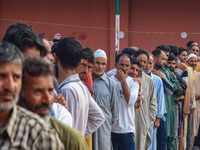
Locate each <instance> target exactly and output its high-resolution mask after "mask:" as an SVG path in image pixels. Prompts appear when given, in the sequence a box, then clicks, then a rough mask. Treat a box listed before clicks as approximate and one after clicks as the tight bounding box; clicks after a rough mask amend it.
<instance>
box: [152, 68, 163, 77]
mask: <svg viewBox="0 0 200 150" xmlns="http://www.w3.org/2000/svg"><path fill="white" fill-rule="evenodd" d="M152 72H153V73H154V74H155V75H157V76H159V77H160V78H161V79H162V78H164V73H163V72H162V71H160V70H155V69H153V70H152Z"/></svg>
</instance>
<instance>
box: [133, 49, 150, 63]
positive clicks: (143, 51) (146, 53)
mask: <svg viewBox="0 0 200 150" xmlns="http://www.w3.org/2000/svg"><path fill="white" fill-rule="evenodd" d="M140 54H145V55H146V56H147V59H148V60H149V52H148V51H147V50H144V49H139V50H138V51H136V52H135V54H134V57H135V58H137V57H138V56H139V55H140Z"/></svg>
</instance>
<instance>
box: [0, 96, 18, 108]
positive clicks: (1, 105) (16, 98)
mask: <svg viewBox="0 0 200 150" xmlns="http://www.w3.org/2000/svg"><path fill="white" fill-rule="evenodd" d="M18 100H19V95H17V94H16V93H15V94H14V100H13V101H12V102H11V104H9V105H8V104H1V103H0V111H5V110H11V109H12V108H13V107H14V106H15V105H16V104H17V102H18Z"/></svg>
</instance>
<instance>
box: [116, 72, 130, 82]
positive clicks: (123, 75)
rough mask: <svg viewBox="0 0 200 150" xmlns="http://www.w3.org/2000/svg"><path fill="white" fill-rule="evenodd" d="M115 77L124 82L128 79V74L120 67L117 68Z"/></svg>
mask: <svg viewBox="0 0 200 150" xmlns="http://www.w3.org/2000/svg"><path fill="white" fill-rule="evenodd" d="M115 78H117V79H118V80H119V82H124V81H126V78H127V74H124V72H123V71H122V70H121V69H119V70H117V73H116V74H115Z"/></svg>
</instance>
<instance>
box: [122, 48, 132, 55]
mask: <svg viewBox="0 0 200 150" xmlns="http://www.w3.org/2000/svg"><path fill="white" fill-rule="evenodd" d="M135 52H136V51H135V50H134V49H133V48H131V47H127V48H124V49H123V50H122V52H121V53H125V54H129V55H130V56H131V55H134V53H135Z"/></svg>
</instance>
